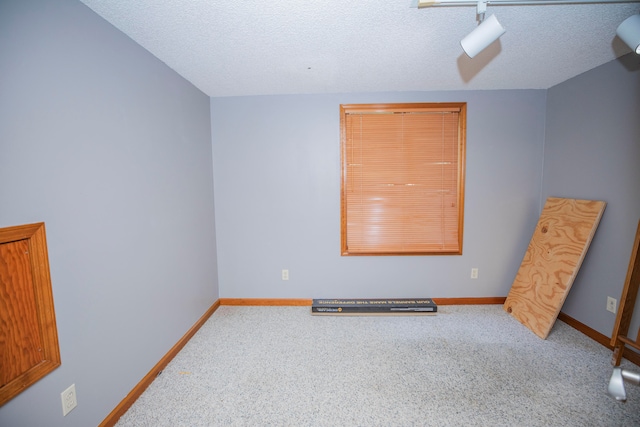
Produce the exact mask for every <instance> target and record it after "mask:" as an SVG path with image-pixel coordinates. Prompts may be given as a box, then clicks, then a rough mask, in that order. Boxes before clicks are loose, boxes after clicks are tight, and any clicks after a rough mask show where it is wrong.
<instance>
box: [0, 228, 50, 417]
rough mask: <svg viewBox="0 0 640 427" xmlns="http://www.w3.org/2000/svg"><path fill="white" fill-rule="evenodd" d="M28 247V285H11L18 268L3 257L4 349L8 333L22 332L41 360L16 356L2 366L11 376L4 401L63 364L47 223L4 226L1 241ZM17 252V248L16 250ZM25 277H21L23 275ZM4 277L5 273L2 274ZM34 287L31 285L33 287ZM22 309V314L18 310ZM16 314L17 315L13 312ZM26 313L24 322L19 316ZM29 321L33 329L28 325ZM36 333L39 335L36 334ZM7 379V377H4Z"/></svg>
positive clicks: (0, 388) (2, 392) (1, 393)
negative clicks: (17, 357) (4, 278)
mask: <svg viewBox="0 0 640 427" xmlns="http://www.w3.org/2000/svg"><path fill="white" fill-rule="evenodd" d="M16 242H19V243H20V245H19V246H17V247H20V248H26V251H27V253H26V254H24V255H26V257H25V258H24V259H25V260H26V265H25V266H24V267H25V268H23V270H24V271H23V272H25V273H26V276H28V277H26V281H25V283H26V285H25V286H23V287H22V288H20V289H18V288H17V287H15V288H11V280H10V279H14V278H15V277H9V276H11V274H9V273H11V272H15V271H16V270H15V268H14V267H11V266H8V265H7V263H9V262H10V260H7V259H0V263H4V264H5V267H6V268H5V269H4V271H8V272H9V273H8V274H7V275H6V278H7V280H6V282H3V283H0V285H2V286H0V308H1V309H2V311H3V312H4V313H5V314H4V315H2V314H1V313H0V353H5V354H6V353H8V352H5V350H6V347H7V346H8V344H7V341H8V337H9V336H12V337H15V336H16V334H17V335H18V336H19V335H20V334H22V336H23V337H25V338H28V340H29V341H30V342H32V343H35V345H36V347H37V348H34V349H31V353H32V354H33V353H37V355H38V356H39V357H37V360H33V358H31V360H30V361H29V363H28V365H29V366H24V365H25V364H24V361H23V362H22V363H17V360H13V361H12V362H10V363H7V362H6V361H5V363H3V365H5V366H4V367H2V366H0V369H2V370H3V372H5V373H6V375H2V377H4V378H10V380H7V382H6V383H5V384H0V405H3V404H4V403H6V402H7V401H9V400H11V399H12V398H14V397H15V396H16V395H18V394H19V393H20V392H22V391H23V390H24V389H26V388H27V387H29V386H30V385H32V384H34V383H35V382H36V381H38V380H39V379H40V378H42V377H44V376H45V375H47V374H48V373H49V372H51V371H53V370H54V369H55V368H57V367H58V366H60V364H61V361H60V348H59V345H58V332H57V329H56V319H55V312H54V307H53V292H52V289H51V277H50V274H49V257H48V254H47V241H46V235H45V226H44V223H36V224H28V225H20V226H15V227H7V228H3V229H0V245H7V247H9V245H14V244H15V243H16ZM14 252H15V250H14ZM23 278H24V277H20V279H23ZM0 280H3V279H2V276H0ZM29 288H30V289H29ZM16 313H19V314H20V316H16V315H15V314H16ZM11 314H13V315H14V316H11ZM16 317H22V318H23V319H21V321H20V322H18V321H17V320H16V319H15V318H16ZM25 325H28V328H29V331H24V330H18V329H24V327H25ZM34 334H36V335H37V336H33V335H34ZM17 365H19V366H20V369H19V370H20V372H18V373H16V372H13V371H12V370H15V368H16V366H17ZM2 382H4V381H2Z"/></svg>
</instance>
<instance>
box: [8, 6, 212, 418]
mask: <svg viewBox="0 0 640 427" xmlns="http://www.w3.org/2000/svg"><path fill="white" fill-rule="evenodd" d="M213 218H214V203H213V174H212V165H211V127H210V119H209V98H208V97H207V96H206V95H204V94H203V93H201V92H200V91H198V90H197V89H196V88H194V87H193V86H192V85H191V84H189V83H188V82H186V81H185V80H184V79H182V78H181V77H179V76H178V75H177V74H176V73H175V72H173V71H171V70H170V69H169V68H167V67H166V66H165V65H164V64H162V63H161V62H160V61H159V60H158V59H156V58H155V57H153V56H152V55H150V54H149V53H148V52H147V51H145V50H144V49H142V48H141V47H140V46H138V45H137V44H135V43H134V42H133V41H132V40H130V39H129V38H127V37H126V36H124V35H123V34H122V33H120V32H119V31H118V30H116V29H115V28H113V27H112V26H111V25H110V24H107V23H106V22H105V21H103V20H102V19H101V18H99V17H98V16H97V15H95V14H94V13H93V12H92V11H91V10H90V9H88V8H87V7H85V6H84V5H82V4H81V3H79V2H77V1H65V0H41V1H36V0H30V1H28V2H26V1H24V0H11V1H6V0H3V1H2V2H0V227H6V226H12V225H18V224H24V223H32V222H39V221H44V222H45V223H46V230H47V239H48V248H49V260H50V264H51V279H52V282H53V283H52V285H53V295H54V303H55V308H56V315H57V325H58V333H59V341H60V350H61V356H62V366H61V367H59V368H58V369H56V370H55V371H53V372H52V373H51V374H49V375H48V376H46V377H45V378H44V379H42V380H41V381H39V382H38V383H36V384H35V385H33V386H32V387H30V388H29V389H27V390H26V391H24V392H23V393H22V394H20V395H19V396H18V397H16V398H15V399H13V400H11V401H10V402H8V403H6V404H5V405H4V406H2V407H1V408H0V426H4V427H21V426H24V427H38V426H47V427H55V426H82V427H86V426H95V425H97V424H98V423H100V422H101V421H102V420H103V419H104V418H105V417H106V416H107V415H108V414H109V412H111V410H112V409H113V408H114V407H115V406H116V405H117V404H118V403H119V402H120V400H122V399H123V398H124V397H125V396H126V394H127V393H128V392H129V391H130V390H131V389H132V388H133V387H134V386H135V385H136V384H137V383H138V382H139V381H140V379H141V378H142V377H143V376H144V375H145V374H146V373H147V372H148V371H149V370H150V369H151V368H152V367H153V366H154V365H155V364H156V363H157V362H158V361H159V360H160V358H161V357H162V356H164V355H165V354H166V353H167V351H168V350H169V349H170V348H171V347H172V346H173V345H174V344H175V343H176V342H177V341H178V340H179V339H180V338H181V337H182V336H183V335H184V334H185V333H186V332H187V331H188V329H189V328H190V327H191V326H192V325H193V324H194V323H195V322H196V321H197V320H198V319H199V318H200V316H202V315H203V314H204V312H205V311H206V310H207V308H208V307H210V306H211V305H212V304H213V303H214V302H215V301H216V299H217V298H218V289H217V271H216V270H217V267H216V250H215V224H214V220H213ZM72 383H75V385H76V390H77V395H78V407H77V408H76V409H74V410H73V411H72V412H71V413H70V414H69V415H67V416H66V417H63V416H62V408H61V402H60V393H61V392H62V391H63V390H64V389H66V388H67V387H68V386H69V385H71V384H72Z"/></svg>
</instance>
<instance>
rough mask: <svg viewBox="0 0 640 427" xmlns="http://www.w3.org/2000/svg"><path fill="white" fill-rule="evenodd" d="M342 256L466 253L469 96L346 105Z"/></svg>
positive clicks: (342, 125) (342, 111)
mask: <svg viewBox="0 0 640 427" xmlns="http://www.w3.org/2000/svg"><path fill="white" fill-rule="evenodd" d="M340 132H341V151H342V154H341V160H342V186H341V242H342V243H341V244H342V255H436V254H450V255H460V254H462V229H463V213H464V161H465V134H466V103H446V104H445V103H437V104H433V103H431V104H364V105H341V106H340Z"/></svg>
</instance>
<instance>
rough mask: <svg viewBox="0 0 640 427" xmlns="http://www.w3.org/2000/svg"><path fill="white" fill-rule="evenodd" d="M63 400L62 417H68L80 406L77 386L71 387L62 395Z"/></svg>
mask: <svg viewBox="0 0 640 427" xmlns="http://www.w3.org/2000/svg"><path fill="white" fill-rule="evenodd" d="M60 398H61V399H62V415H63V416H66V415H67V414H68V413H69V412H70V411H71V410H72V409H73V408H75V407H76V406H78V400H77V399H76V385H75V384H71V386H70V387H69V388H68V389H66V390H65V391H63V392H62V393H60Z"/></svg>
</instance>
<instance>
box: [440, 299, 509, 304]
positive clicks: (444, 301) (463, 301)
mask: <svg viewBox="0 0 640 427" xmlns="http://www.w3.org/2000/svg"><path fill="white" fill-rule="evenodd" d="M506 299H507V298H506V297H478V298H434V299H433V302H435V303H436V304H437V305H487V304H504V302H505V300H506Z"/></svg>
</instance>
